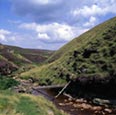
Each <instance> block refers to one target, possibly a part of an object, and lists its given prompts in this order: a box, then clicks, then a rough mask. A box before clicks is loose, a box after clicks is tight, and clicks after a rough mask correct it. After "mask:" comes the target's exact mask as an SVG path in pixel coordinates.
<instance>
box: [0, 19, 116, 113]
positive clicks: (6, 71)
mask: <svg viewBox="0 0 116 115" xmlns="http://www.w3.org/2000/svg"><path fill="white" fill-rule="evenodd" d="M68 83H69V84H68ZM66 84H68V85H67V86H66ZM54 86H56V87H54ZM58 86H59V87H58ZM64 86H66V88H65V89H64V90H63V91H62V89H63V87H64ZM46 87H47V88H48V89H46ZM39 88H40V89H39ZM60 91H62V92H61V95H59V96H58V97H57V98H56V99H55V96H56V95H58V93H59V92H60ZM115 91H116V17H114V18H112V19H110V20H108V21H106V22H104V23H102V24H100V25H98V26H96V27H94V28H92V29H91V30H89V31H87V32H85V33H84V34H82V35H80V36H79V37H77V38H74V39H73V40H72V41H71V42H69V43H68V44H66V45H64V46H63V47H61V48H60V49H59V50H57V51H50V50H39V49H25V48H20V47H16V46H8V45H3V44H0V114H1V115H32V114H33V115H38V114H39V115H67V114H70V115H115V114H116V92H115ZM50 101H51V102H50ZM44 109H45V110H44ZM31 110H32V111H31Z"/></svg>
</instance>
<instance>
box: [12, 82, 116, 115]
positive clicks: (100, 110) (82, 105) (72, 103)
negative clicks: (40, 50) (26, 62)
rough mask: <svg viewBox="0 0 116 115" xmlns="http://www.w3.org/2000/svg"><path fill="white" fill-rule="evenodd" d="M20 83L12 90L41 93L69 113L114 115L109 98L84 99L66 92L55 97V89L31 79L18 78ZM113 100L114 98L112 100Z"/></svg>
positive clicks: (115, 108) (71, 114)
mask: <svg viewBox="0 0 116 115" xmlns="http://www.w3.org/2000/svg"><path fill="white" fill-rule="evenodd" d="M20 83H21V84H20V85H19V86H17V87H15V88H14V89H13V90H14V91H16V92H18V93H30V94H33V95H36V96H38V95H42V96H44V97H45V98H46V99H48V100H50V101H52V102H53V103H54V104H55V105H56V107H57V108H58V109H60V110H63V111H65V112H67V113H68V114H70V115H116V107H115V106H114V105H113V106H112V105H110V103H109V102H110V101H109V100H103V99H99V98H95V99H94V100H86V99H84V98H79V99H77V98H72V97H71V96H69V95H67V94H65V93H64V94H62V95H60V96H59V97H58V98H57V99H55V98H54V97H55V96H56V95H57V93H58V92H57V89H55V90H54V89H39V86H38V84H37V83H33V82H32V81H31V80H20ZM112 101H113V102H114V101H115V100H112Z"/></svg>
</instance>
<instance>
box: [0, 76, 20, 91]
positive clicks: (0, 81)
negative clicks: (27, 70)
mask: <svg viewBox="0 0 116 115" xmlns="http://www.w3.org/2000/svg"><path fill="white" fill-rule="evenodd" d="M18 84H19V82H18V81H16V80H14V79H12V78H9V77H4V76H0V90H5V89H8V88H11V87H13V86H17V85H18Z"/></svg>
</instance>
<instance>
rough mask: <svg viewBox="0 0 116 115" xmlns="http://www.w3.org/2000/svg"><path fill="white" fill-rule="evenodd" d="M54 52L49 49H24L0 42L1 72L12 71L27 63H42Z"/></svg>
mask: <svg viewBox="0 0 116 115" xmlns="http://www.w3.org/2000/svg"><path fill="white" fill-rule="evenodd" d="M52 54H53V51H49V50H39V49H24V48H20V47H16V46H8V45H3V44H0V74H3V73H4V74H7V73H10V72H11V71H12V70H16V69H18V68H19V67H21V66H23V65H26V64H41V63H43V62H45V60H46V59H48V57H49V56H51V55H52ZM10 70H11V71H10Z"/></svg>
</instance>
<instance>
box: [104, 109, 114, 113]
mask: <svg viewBox="0 0 116 115" xmlns="http://www.w3.org/2000/svg"><path fill="white" fill-rule="evenodd" d="M104 111H105V112H108V113H112V110H111V109H108V108H106V109H104Z"/></svg>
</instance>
